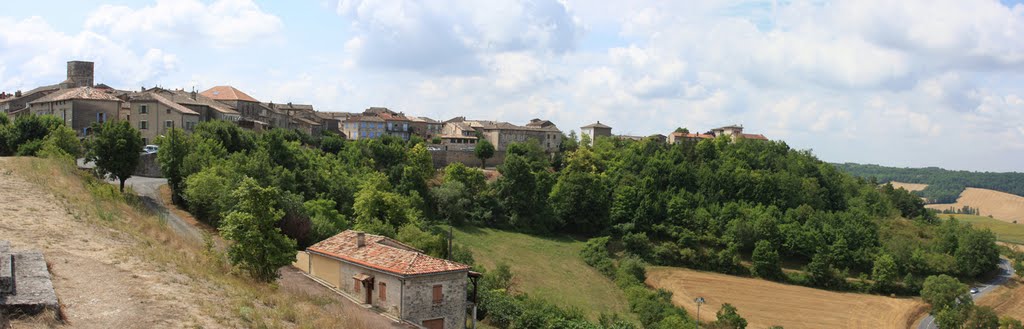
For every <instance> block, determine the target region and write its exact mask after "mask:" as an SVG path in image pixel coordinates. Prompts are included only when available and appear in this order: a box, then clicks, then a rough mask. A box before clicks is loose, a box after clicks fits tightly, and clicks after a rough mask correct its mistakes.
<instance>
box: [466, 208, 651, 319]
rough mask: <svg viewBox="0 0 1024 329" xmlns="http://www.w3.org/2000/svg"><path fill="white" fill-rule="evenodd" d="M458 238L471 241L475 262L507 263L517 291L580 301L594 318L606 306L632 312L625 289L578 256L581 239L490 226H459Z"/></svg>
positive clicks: (566, 304)
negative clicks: (539, 234) (623, 291)
mask: <svg viewBox="0 0 1024 329" xmlns="http://www.w3.org/2000/svg"><path fill="white" fill-rule="evenodd" d="M455 241H456V242H457V243H460V244H462V245H465V246H467V247H469V248H470V250H472V251H473V257H474V258H475V260H476V262H477V263H478V264H481V265H483V266H485V267H486V268H488V269H493V268H494V267H495V266H496V265H497V264H500V263H504V264H508V265H509V267H511V269H512V273H513V274H514V275H515V277H516V286H517V287H518V290H519V291H522V292H525V293H528V294H530V295H531V296H537V297H541V298H544V299H547V300H549V301H551V302H553V303H555V304H557V305H560V306H563V307H577V308H579V309H580V310H582V311H583V312H584V313H585V314H587V316H588V318H590V319H591V320H594V319H597V317H598V316H599V315H600V314H601V313H602V312H603V313H613V312H614V313H619V314H621V315H623V316H626V317H630V318H631V317H632V315H631V313H629V305H627V303H626V297H625V296H624V295H623V294H622V291H621V290H620V289H619V288H618V287H617V286H615V284H614V283H613V282H611V280H609V279H608V278H606V277H604V276H603V275H601V273H598V272H597V271H596V270H594V269H593V268H592V267H590V266H587V264H586V263H584V262H583V260H582V259H581V258H580V256H579V253H580V250H581V249H582V248H583V244H584V242H582V241H576V240H572V239H569V238H559V239H554V238H541V237H536V236H532V235H527V234H522V233H514V232H507V231H501V230H495V229H487V228H480V229H477V228H462V229H458V230H456V231H455Z"/></svg>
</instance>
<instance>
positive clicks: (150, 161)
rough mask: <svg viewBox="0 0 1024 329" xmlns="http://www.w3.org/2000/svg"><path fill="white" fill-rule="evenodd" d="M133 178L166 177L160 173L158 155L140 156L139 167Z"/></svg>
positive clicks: (144, 154) (136, 168) (146, 154)
mask: <svg viewBox="0 0 1024 329" xmlns="http://www.w3.org/2000/svg"><path fill="white" fill-rule="evenodd" d="M132 176H139V177H164V174H163V172H162V171H160V162H159V161H157V159H156V153H143V154H139V165H138V166H137V167H135V172H134V173H132Z"/></svg>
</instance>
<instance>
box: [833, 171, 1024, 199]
mask: <svg viewBox="0 0 1024 329" xmlns="http://www.w3.org/2000/svg"><path fill="white" fill-rule="evenodd" d="M833 165H835V166H836V168H839V169H840V170H842V171H845V172H847V173H850V174H852V175H854V176H858V177H863V178H868V179H875V180H876V181H877V182H878V183H886V182H892V181H897V182H903V183H915V184H927V185H928V188H925V189H923V190H921V191H919V192H918V194H919V195H921V196H922V197H924V198H926V199H928V200H932V202H935V203H953V202H955V201H956V199H957V198H958V197H959V196H960V193H961V192H963V191H964V189H965V188H968V187H977V188H985V189H991V190H996V191H1000V192H1006V193H1010V194H1015V195H1024V173H1018V172H1005V173H995V172H972V171H963V170H946V169H942V168H935V167H928V168H895V167H883V166H879V165H872V164H857V163H837V164H833Z"/></svg>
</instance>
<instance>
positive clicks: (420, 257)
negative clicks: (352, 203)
mask: <svg viewBox="0 0 1024 329" xmlns="http://www.w3.org/2000/svg"><path fill="white" fill-rule="evenodd" d="M357 233H359V232H357V231H353V230H347V231H345V232H341V233H338V234H337V235H335V236H332V237H330V238H327V239H326V240H323V241H320V242H318V243H317V244H314V245H312V246H310V247H309V248H307V249H306V250H307V251H311V252H315V253H320V254H324V255H327V256H330V257H334V258H337V259H340V260H342V261H346V262H350V263H355V264H359V265H363V266H367V267H370V268H373V269H377V270H381V271H384V272H389V273H394V274H398V275H419V274H432V273H443V272H455V271H468V270H469V266H468V265H465V264H459V263H456V262H453V261H450V260H445V259H440V258H436V257H431V256H429V255H427V254H424V253H423V252H421V251H419V250H417V249H416V248H413V247H410V246H408V245H406V244H404V243H401V242H399V241H397V240H394V239H391V238H388V237H384V236H380V235H374V234H366V235H365V241H366V244H365V245H364V246H363V247H358V246H357V245H356V234H357Z"/></svg>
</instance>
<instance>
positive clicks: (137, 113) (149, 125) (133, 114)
mask: <svg viewBox="0 0 1024 329" xmlns="http://www.w3.org/2000/svg"><path fill="white" fill-rule="evenodd" d="M150 96H152V97H160V98H161V99H162V97H161V96H155V95H150ZM128 120H129V123H131V126H132V127H133V128H135V129H138V130H139V133H140V134H142V139H143V141H144V142H143V143H144V144H153V143H156V139H157V138H158V137H160V136H163V135H165V134H167V132H169V131H170V130H171V129H184V130H185V131H188V132H191V131H192V130H193V129H195V127H196V125H198V124H199V114H198V113H197V112H195V111H193V110H191V109H188V108H186V107H184V106H181V105H179V104H177V103H172V102H169V101H161V100H159V99H156V98H136V99H132V100H131V106H130V113H129V114H128Z"/></svg>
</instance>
